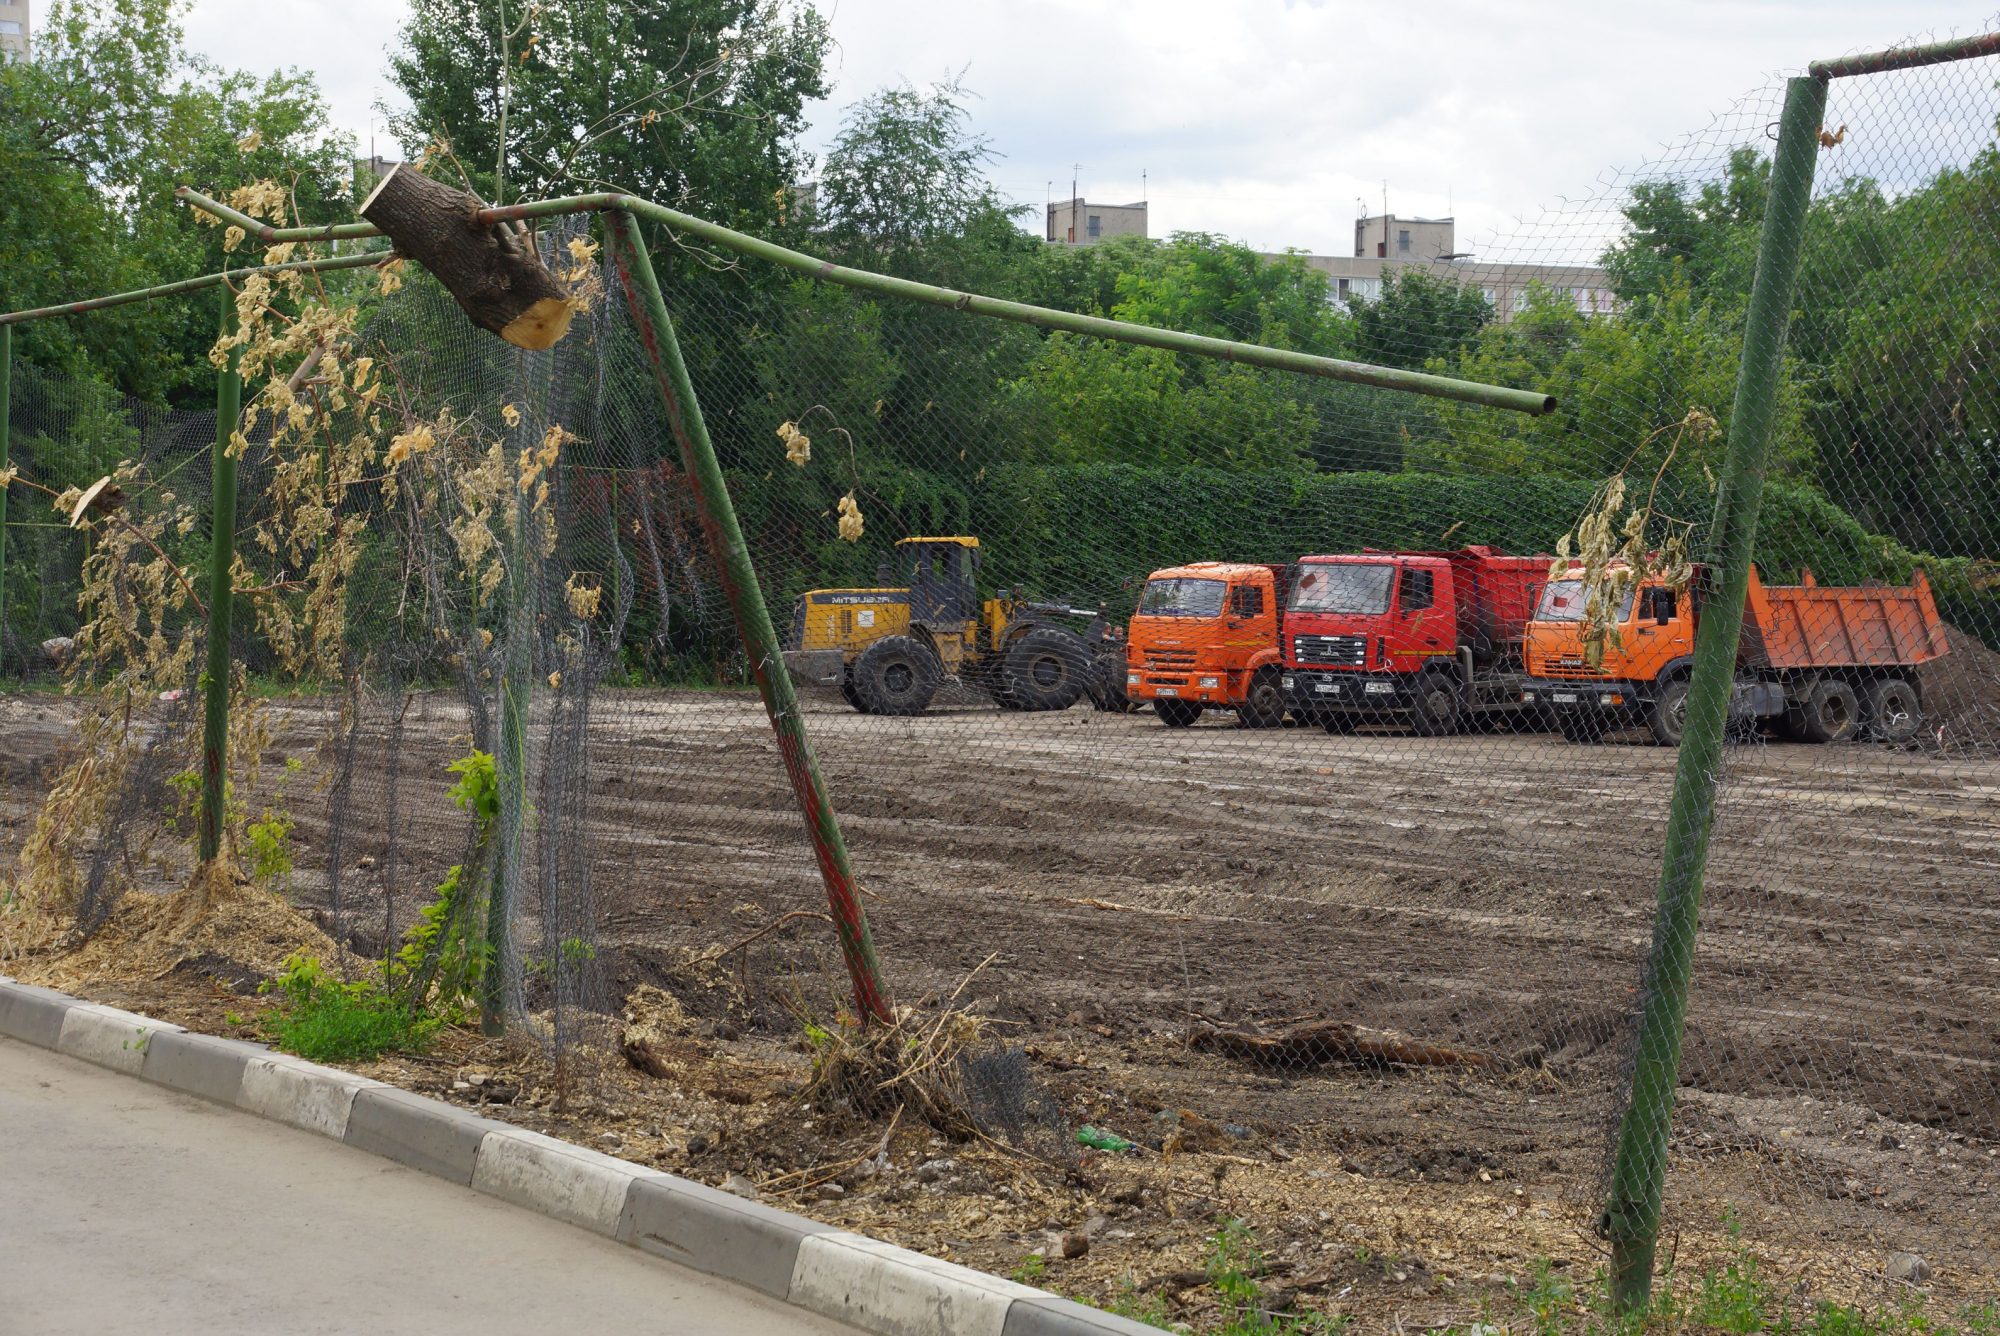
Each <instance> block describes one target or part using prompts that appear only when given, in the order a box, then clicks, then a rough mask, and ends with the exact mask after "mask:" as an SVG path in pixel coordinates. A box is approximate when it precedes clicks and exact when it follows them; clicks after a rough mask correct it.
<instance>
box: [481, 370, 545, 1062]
mask: <svg viewBox="0 0 2000 1336" xmlns="http://www.w3.org/2000/svg"><path fill="white" fill-rule="evenodd" d="M524 361H525V358H524V357H522V356H521V355H519V354H517V355H516V358H515V365H516V366H517V367H518V366H520V365H521V364H522V363H523V362H524ZM509 448H510V450H511V449H512V448H513V447H512V446H511V445H510V447H509ZM533 500H534V493H533V492H531V491H530V492H522V491H517V492H516V493H515V497H514V502H515V504H514V532H513V534H512V536H511V537H510V539H509V540H508V552H507V581H506V587H507V620H506V624H505V627H504V630H503V634H504V635H505V636H506V637H507V640H506V657H505V659H504V661H503V664H502V667H501V670H500V755H499V757H498V758H497V760H496V763H495V768H494V781H495V783H496V784H498V786H499V790H500V815H499V823H500V829H499V831H498V832H497V833H496V835H495V844H496V845H497V846H498V850H499V851H498V853H497V855H496V856H495V858H494V860H493V882H492V887H491V889H490V890H489V891H488V893H487V898H486V947H487V954H486V966H485V973H484V974H482V975H481V976H480V989H479V1032H480V1033H481V1034H484V1035H488V1036H497V1035H502V1034H505V1033H506V1032H507V984H508V971H509V969H510V968H511V962H510V961H509V959H508V954H507V928H508V924H509V923H510V922H511V921H512V919H513V905H512V903H511V901H510V898H509V896H508V893H507V887H508V883H509V881H510V880H511V881H512V882H513V883H514V884H515V885H519V884H520V881H521V860H522V859H523V858H524V857H525V856H526V849H527V823H528V712H529V710H530V709H531V708H532V707H533V699H534V683H533V681H532V677H533V668H534V665H533V663H532V661H531V659H530V644H531V638H532V637H533V636H534V634H535V615H536V613H535V609H534V608H532V607H530V606H529V600H530V598H531V597H533V595H534V592H535V583H534V582H533V581H531V580H530V579H529V566H530V564H531V559H530V556H529V553H530V552H531V551H533V550H534V548H533V544H534V543H535V542H536V541H537V539H536V538H535V534H534V522H533V519H534V517H533V512H532V502H533Z"/></svg>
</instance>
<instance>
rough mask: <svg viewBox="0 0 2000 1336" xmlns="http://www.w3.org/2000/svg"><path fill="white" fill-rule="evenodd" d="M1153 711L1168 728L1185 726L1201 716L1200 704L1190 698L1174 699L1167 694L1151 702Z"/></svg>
mask: <svg viewBox="0 0 2000 1336" xmlns="http://www.w3.org/2000/svg"><path fill="white" fill-rule="evenodd" d="M1153 713H1154V714H1157V715H1158V716H1160V722H1161V723H1163V724H1165V725H1166V726H1167V727H1168V728H1186V727H1187V726H1188V725H1189V724H1192V723H1193V722H1194V721H1195V720H1197V719H1199V718H1201V706H1199V705H1197V704H1195V703H1194V702H1193V701H1191V700H1175V699H1173V698H1172V697H1171V696H1168V697H1162V698H1161V699H1159V700H1156V701H1154V702H1153Z"/></svg>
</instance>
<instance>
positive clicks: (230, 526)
mask: <svg viewBox="0 0 2000 1336" xmlns="http://www.w3.org/2000/svg"><path fill="white" fill-rule="evenodd" d="M235 330H236V297H235V294H234V293H232V292H230V291H229V290H227V289H224V291H223V294H222V332H223V333H224V334H225V335H226V334H231V333H234V332H235ZM238 360H239V356H238V350H237V349H235V348H231V349H230V350H229V362H228V365H226V366H225V367H223V369H222V370H221V372H220V373H218V374H217V376H216V378H215V457H214V459H213V460H212V461H210V462H211V465H212V468H213V470H214V478H215V482H214V490H213V494H212V495H211V497H210V499H209V501H210V504H209V511H210V520H209V524H210V525H211V526H212V527H211V531H210V533H209V537H208V659H207V662H206V665H205V666H204V667H203V669H202V673H201V688H202V706H201V708H202V718H201V825H200V829H199V833H198V835H197V842H196V846H195V854H196V857H198V858H199V859H200V861H201V862H203V863H207V862H209V861H210V860H211V859H213V858H214V857H215V856H216V855H217V854H219V853H221V852H222V823H223V819H224V815H223V804H224V795H225V792H226V790H227V787H228V776H229V622H230V613H231V611H232V609H231V607H230V604H231V601H232V594H233V590H232V589H231V585H230V581H231V569H232V567H234V565H235V563H236V455H235V453H234V452H233V450H232V448H231V446H232V444H233V442H234V441H235V439H236V423H237V421H238V419H239V418H240V417H241V416H242V411H243V378H242V377H241V376H239V375H237V373H236V367H237V363H238Z"/></svg>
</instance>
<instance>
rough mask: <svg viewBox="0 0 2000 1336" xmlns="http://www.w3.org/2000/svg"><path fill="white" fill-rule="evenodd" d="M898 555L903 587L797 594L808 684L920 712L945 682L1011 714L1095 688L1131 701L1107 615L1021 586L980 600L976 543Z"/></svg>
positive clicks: (874, 707)
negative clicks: (1074, 625) (1042, 598)
mask: <svg viewBox="0 0 2000 1336" xmlns="http://www.w3.org/2000/svg"><path fill="white" fill-rule="evenodd" d="M896 558H897V567H898V572H899V574H900V576H901V578H902V579H903V580H905V581H906V583H904V584H900V585H884V586H882V587H879V588H874V589H814V590H810V591H808V592H807V593H805V594H802V595H800V596H799V600H798V602H797V603H796V604H795V605H793V608H792V634H791V637H790V640H791V646H792V647H791V648H790V649H788V650H786V651H785V666H786V668H788V669H789V670H790V671H791V673H792V676H793V677H794V678H796V679H797V680H798V681H799V682H800V683H802V684H810V685H816V686H829V687H838V688H839V689H840V694H841V695H842V696H844V697H846V699H847V703H848V704H849V705H852V706H853V707H854V708H855V709H857V710H859V711H861V712H862V713H863V714H905V715H907V714H922V713H923V712H924V710H925V709H926V708H927V707H928V706H929V705H930V703H931V698H932V697H933V696H935V695H936V694H937V691H938V688H939V687H941V686H942V685H944V683H945V682H946V681H947V680H956V681H959V682H963V683H966V684H968V685H971V686H975V687H978V688H980V689H981V690H983V691H985V692H987V693H988V694H989V695H991V696H992V697H993V699H994V701H995V702H997V703H998V704H999V705H1000V707H1001V708H1002V709H1010V710H1066V709H1068V708H1069V707H1070V706H1072V705H1074V704H1076V702H1077V701H1078V700H1079V699H1080V698H1081V697H1083V696H1084V695H1086V694H1088V695H1089V696H1090V698H1091V700H1092V701H1093V702H1095V703H1096V704H1097V705H1098V707H1099V708H1100V709H1122V708H1124V705H1125V696H1124V692H1125V659H1124V646H1123V645H1122V644H1121V643H1119V641H1118V640H1117V638H1116V632H1115V631H1114V630H1113V629H1112V628H1111V627H1110V626H1109V625H1108V624H1107V623H1106V621H1105V619H1104V618H1103V617H1102V616H1100V615H1099V614H1098V613H1097V612H1095V611H1093V610H1091V609H1089V608H1072V607H1069V606H1068V605H1066V604H1057V603H1033V602H1029V601H1027V600H1026V599H1023V598H1022V597H1020V594H1019V591H1018V590H1016V591H1013V592H1012V593H1003V594H1002V595H1001V596H1000V597H997V598H989V599H986V600H984V601H983V602H982V601H981V600H980V598H979V590H978V582H977V575H978V568H979V540H978V539H977V538H963V537H955V538H905V539H903V540H901V541H900V542H898V543H897V544H896ZM1058 619H1066V620H1074V619H1083V620H1086V621H1088V622H1089V626H1088V628H1087V629H1086V630H1085V631H1083V632H1082V633H1081V634H1079V633H1078V632H1076V631H1073V630H1071V629H1069V628H1068V627H1067V626H1064V625H1061V624H1060V622H1059V620H1058Z"/></svg>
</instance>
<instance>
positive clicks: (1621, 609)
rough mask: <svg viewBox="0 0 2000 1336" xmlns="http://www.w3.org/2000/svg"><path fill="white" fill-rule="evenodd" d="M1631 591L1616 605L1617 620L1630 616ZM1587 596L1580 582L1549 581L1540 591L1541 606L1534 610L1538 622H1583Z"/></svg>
mask: <svg viewBox="0 0 2000 1336" xmlns="http://www.w3.org/2000/svg"><path fill="white" fill-rule="evenodd" d="M1632 594H1633V591H1632V590H1630V589H1627V590H1626V591H1625V601H1624V602H1623V603H1620V604H1619V605H1618V620H1619V621H1621V622H1622V621H1624V620H1625V619H1626V618H1627V617H1629V616H1631V615H1632ZM1589 601H1590V600H1589V595H1588V594H1586V593H1585V592H1584V588H1583V581H1581V580H1551V581H1549V583H1548V585H1547V586H1546V587H1544V588H1543V590H1542V601H1541V604H1540V605H1539V606H1538V607H1536V609H1535V620H1536V621H1538V622H1580V621H1582V620H1583V609H1584V605H1585V604H1586V603H1588V602H1589Z"/></svg>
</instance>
